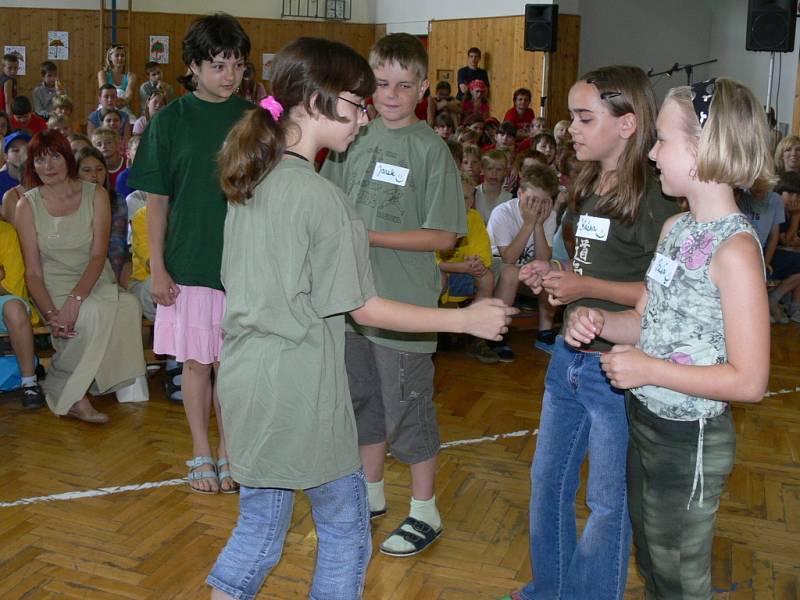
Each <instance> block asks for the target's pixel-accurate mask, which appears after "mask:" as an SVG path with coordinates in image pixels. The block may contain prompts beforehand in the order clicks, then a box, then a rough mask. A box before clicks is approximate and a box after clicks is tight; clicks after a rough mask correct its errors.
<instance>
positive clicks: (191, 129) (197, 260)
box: [128, 94, 253, 290]
mask: <svg viewBox="0 0 800 600" xmlns="http://www.w3.org/2000/svg"><path fill="white" fill-rule="evenodd" d="M252 107H253V105H252V104H250V103H249V102H247V101H246V100H243V99H242V98H240V97H239V96H237V95H235V94H234V95H233V96H231V97H230V98H229V99H228V100H226V101H225V102H219V103H215V102H206V101H205V100H201V99H200V98H198V97H197V96H195V95H194V94H186V95H184V96H182V97H181V98H180V99H178V100H176V101H174V102H171V103H170V104H168V105H167V106H166V107H164V108H163V109H162V110H160V111H159V112H158V114H156V116H155V118H154V119H153V120H152V122H151V123H150V125H148V127H147V129H146V130H145V132H144V135H143V136H142V141H141V143H140V144H139V148H138V150H137V152H136V159H135V160H134V162H133V168H132V169H131V175H130V178H129V179H128V185H129V186H131V187H132V188H133V189H136V190H142V191H145V192H150V193H152V194H160V195H162V196H169V216H168V217H167V231H166V236H165V239H164V262H165V265H166V267H167V271H168V272H169V274H170V276H171V277H172V279H174V280H175V283H179V284H181V285H198V286H203V287H209V288H213V289H217V290H221V289H222V283H220V279H219V266H220V259H221V257H222V227H223V224H224V222H225V211H226V204H227V202H226V201H225V195H224V194H223V193H222V189H221V188H220V184H219V173H218V170H217V152H219V149H220V148H221V147H222V143H223V142H224V141H225V137H226V136H227V135H228V132H229V131H230V129H231V127H233V125H234V124H235V123H236V122H237V121H238V120H239V119H240V118H241V117H242V115H243V114H244V112H245V110H247V109H248V108H252Z"/></svg>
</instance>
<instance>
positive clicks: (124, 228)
mask: <svg viewBox="0 0 800 600" xmlns="http://www.w3.org/2000/svg"><path fill="white" fill-rule="evenodd" d="M97 131H100V130H99V129H98V130H97ZM75 160H76V162H77V164H78V178H79V179H81V180H82V181H88V182H89V183H93V184H95V185H99V186H102V187H103V188H104V189H105V190H106V192H108V199H109V203H110V206H111V234H110V236H109V238H108V262H110V263H111V268H112V270H113V271H114V276H115V277H116V280H117V282H119V284H120V285H122V287H125V286H126V284H127V280H128V275H129V273H130V261H131V257H130V253H129V252H128V205H127V204H126V203H125V200H124V199H123V198H121V197H119V196H118V195H117V193H116V192H115V190H114V188H113V187H111V185H110V184H109V174H108V168H107V166H106V165H107V162H106V160H105V158H104V157H103V155H102V154H101V153H100V151H99V150H98V149H97V148H83V149H81V150H79V151H78V153H77V154H76V155H75Z"/></svg>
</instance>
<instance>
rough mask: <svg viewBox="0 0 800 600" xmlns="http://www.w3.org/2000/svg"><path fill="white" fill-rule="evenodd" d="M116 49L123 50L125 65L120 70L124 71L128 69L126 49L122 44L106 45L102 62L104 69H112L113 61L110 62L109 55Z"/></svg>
mask: <svg viewBox="0 0 800 600" xmlns="http://www.w3.org/2000/svg"><path fill="white" fill-rule="evenodd" d="M117 50H123V51H124V52H125V67H124V68H123V69H122V72H123V73H124V72H125V71H127V70H128V49H127V48H126V47H125V46H123V45H122V44H112V45H110V46H109V47H108V50H106V54H105V61H104V62H103V70H104V71H113V70H114V63H113V62H111V55H112V54H114V52H116V51H117Z"/></svg>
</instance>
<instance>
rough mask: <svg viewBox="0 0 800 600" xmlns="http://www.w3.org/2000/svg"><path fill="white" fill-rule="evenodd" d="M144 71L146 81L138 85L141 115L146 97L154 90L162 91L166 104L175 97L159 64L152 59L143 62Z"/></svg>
mask: <svg viewBox="0 0 800 600" xmlns="http://www.w3.org/2000/svg"><path fill="white" fill-rule="evenodd" d="M144 72H145V75H146V76H147V81H145V82H144V83H143V84H142V85H140V86H139V105H140V107H141V113H142V115H144V114H145V107H146V106H147V100H148V98H150V96H152V95H153V92H155V91H160V92H163V94H164V104H168V103H169V102H171V101H172V100H174V99H175V90H173V89H172V86H171V85H170V84H168V83H167V82H166V81H164V80H163V78H164V74H163V72H162V71H161V65H160V64H159V63H157V62H152V61H150V62H147V63H145V65H144ZM134 133H136V132H134Z"/></svg>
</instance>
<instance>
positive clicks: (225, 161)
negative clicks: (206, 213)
mask: <svg viewBox="0 0 800 600" xmlns="http://www.w3.org/2000/svg"><path fill="white" fill-rule="evenodd" d="M343 91H347V92H351V93H353V94H355V95H356V96H360V97H362V98H366V97H368V96H370V95H371V94H372V93H373V92H374V91H375V76H374V75H373V74H372V69H371V68H370V66H369V63H367V61H366V60H365V59H364V58H363V57H362V56H360V55H359V54H357V53H356V52H355V50H353V49H352V48H350V47H348V46H345V45H344V44H340V43H338V42H332V41H330V40H326V39H322V38H309V37H303V38H298V39H297V40H295V41H294V42H292V43H290V44H289V45H287V46H285V47H284V48H283V49H282V50H281V51H280V52H278V54H277V55H276V56H275V61H274V63H273V71H272V94H273V97H274V99H275V100H277V102H278V103H280V105H281V106H282V107H283V114H282V115H281V116H280V118H279V119H277V120H276V119H274V118H273V117H272V114H271V113H270V112H269V111H267V110H265V109H262V108H260V107H256V108H254V109H252V110H249V111H247V113H245V115H244V116H243V117H242V118H241V119H240V120H239V122H238V123H236V125H234V126H233V128H232V129H231V130H230V132H229V133H228V137H227V138H225V142H224V144H223V145H222V149H221V150H220V152H219V166H220V184H221V186H222V191H223V192H224V193H225V196H227V198H228V201H229V202H234V203H237V204H245V203H246V202H247V200H248V199H250V198H251V197H252V196H253V190H254V189H255V187H256V186H257V185H258V184H259V183H260V182H261V180H263V179H264V178H265V177H266V176H267V175H268V174H269V173H270V171H272V169H274V168H275V165H277V164H278V161H280V160H281V158H282V156H283V153H284V150H285V149H286V131H287V129H288V127H290V126H291V125H292V123H291V119H290V115H289V113H290V111H291V109H292V108H294V107H295V106H300V105H302V106H303V107H304V108H305V109H306V111H308V112H309V113H311V112H316V113H318V114H320V115H321V116H323V117H326V118H328V119H331V120H336V121H340V122H345V121H346V118H344V117H342V116H340V115H339V113H338V112H337V110H336V106H337V104H338V97H339V94H341V93H342V92H343Z"/></svg>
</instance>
